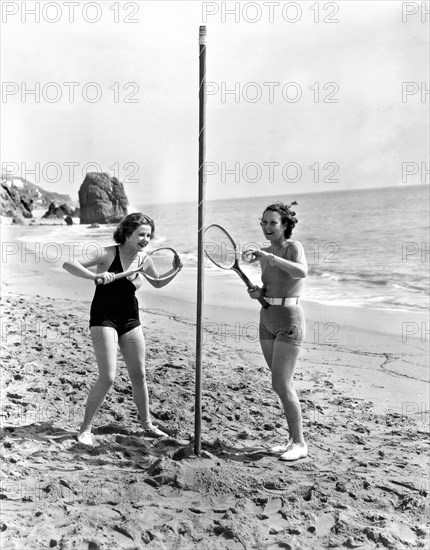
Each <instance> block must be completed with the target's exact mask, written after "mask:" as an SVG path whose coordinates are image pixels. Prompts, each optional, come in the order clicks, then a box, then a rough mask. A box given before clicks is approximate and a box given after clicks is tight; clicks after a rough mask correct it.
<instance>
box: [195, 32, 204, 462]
mask: <svg viewBox="0 0 430 550" xmlns="http://www.w3.org/2000/svg"><path fill="white" fill-rule="evenodd" d="M199 49H200V54H199V61H200V70H199V82H200V88H199V205H198V237H197V248H198V259H197V323H196V390H195V405H194V416H195V420H194V453H195V454H196V455H199V454H200V452H201V448H202V445H201V433H202V343H203V326H202V317H203V275H204V273H203V260H204V250H203V247H204V229H205V154H206V27H205V26H201V27H200V31H199Z"/></svg>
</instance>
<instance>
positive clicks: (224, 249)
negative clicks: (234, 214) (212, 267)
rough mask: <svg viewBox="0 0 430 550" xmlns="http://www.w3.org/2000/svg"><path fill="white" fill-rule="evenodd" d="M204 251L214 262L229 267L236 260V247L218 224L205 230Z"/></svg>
mask: <svg viewBox="0 0 430 550" xmlns="http://www.w3.org/2000/svg"><path fill="white" fill-rule="evenodd" d="M205 253H206V255H207V256H208V257H209V259H210V260H212V262H214V264H216V265H218V266H219V267H222V268H223V269H231V268H232V267H233V265H234V263H235V261H236V247H235V244H234V242H233V241H232V240H231V237H230V235H229V234H228V233H227V232H226V231H224V230H223V229H222V228H221V227H218V226H214V225H212V226H209V227H208V228H207V229H206V231H205Z"/></svg>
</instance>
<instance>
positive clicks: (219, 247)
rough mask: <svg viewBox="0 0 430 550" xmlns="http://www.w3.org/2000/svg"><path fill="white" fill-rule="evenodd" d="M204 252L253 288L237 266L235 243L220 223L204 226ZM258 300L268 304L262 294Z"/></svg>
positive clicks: (237, 253)
mask: <svg viewBox="0 0 430 550" xmlns="http://www.w3.org/2000/svg"><path fill="white" fill-rule="evenodd" d="M205 254H206V256H207V257H208V258H209V259H210V260H211V262H213V263H214V264H215V265H216V266H218V267H220V268H221V269H232V270H233V271H235V272H236V273H237V274H238V275H239V277H240V278H241V279H242V281H243V282H244V283H245V284H246V286H247V287H248V288H254V285H253V284H252V283H251V281H250V280H249V279H248V277H247V276H246V275H245V273H244V272H243V271H242V270H241V269H240V267H239V252H238V250H237V247H236V243H235V242H234V241H233V239H232V238H231V236H230V235H229V234H228V233H227V231H226V230H225V229H224V228H223V227H221V226H220V225H217V224H212V225H209V226H208V227H207V228H206V230H205ZM258 301H259V302H260V304H261V305H262V306H263V307H264V308H266V307H268V306H269V304H268V303H267V302H266V300H265V299H264V298H263V297H262V296H261V297H260V298H258Z"/></svg>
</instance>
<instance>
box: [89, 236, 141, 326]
mask: <svg viewBox="0 0 430 550" xmlns="http://www.w3.org/2000/svg"><path fill="white" fill-rule="evenodd" d="M115 249H116V252H115V259H114V261H113V262H112V264H111V266H110V267H109V269H108V271H110V272H111V273H123V269H122V265H121V260H120V257H119V248H118V246H116V247H115ZM135 292H136V287H135V286H134V284H133V283H132V282H131V281H129V280H128V279H127V277H124V278H123V279H119V280H117V281H114V282H113V283H109V284H107V285H99V286H97V287H96V291H95V294H94V298H93V301H92V303H91V310H90V327H112V328H114V329H115V330H116V331H117V333H118V336H121V335H122V334H125V333H126V332H129V331H130V330H132V329H134V328H136V327H138V326H140V319H139V303H138V301H137V298H136V296H135Z"/></svg>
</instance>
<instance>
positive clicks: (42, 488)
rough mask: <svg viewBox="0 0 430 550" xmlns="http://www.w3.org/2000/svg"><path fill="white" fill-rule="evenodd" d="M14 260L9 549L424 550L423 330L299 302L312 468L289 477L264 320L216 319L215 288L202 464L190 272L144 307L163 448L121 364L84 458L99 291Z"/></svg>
mask: <svg viewBox="0 0 430 550" xmlns="http://www.w3.org/2000/svg"><path fill="white" fill-rule="evenodd" d="M17 262H19V260H18V258H15V259H13V258H9V261H8V262H6V263H5V264H3V269H2V271H3V296H2V310H3V317H2V344H3V358H2V371H3V372H2V446H3V449H2V451H3V457H4V461H3V467H2V486H1V494H0V496H1V507H2V523H1V531H2V532H1V535H2V549H8V548H10V549H12V548H16V549H22V548H26V549H27V548H28V549H30V548H37V549H39V548H49V547H50V548H61V549H69V548H70V549H71V548H74V549H75V548H79V549H81V548H82V549H93V550H95V549H118V548H119V549H140V548H160V549H161V548H163V549H164V548H166V549H173V548H178V549H179V548H180V549H181V550H185V549H189V548H190V549H194V548H196V549H197V548H199V549H200V548H202V549H205V548H207V549H218V548H219V549H221V548H229V549H244V548H246V549H247V548H265V549H275V548H284V549H285V548H293V549H299V548H302V549H304V550H305V549H318V548H336V547H339V548H363V549H373V548H392V549H396V550H397V549H402V548H428V545H429V537H428V525H426V518H427V516H428V511H429V507H428V491H429V484H428V426H429V403H428V401H429V397H428V382H429V378H428V366H427V352H428V342H427V341H426V338H425V337H424V338H423V340H424V341H421V337H420V336H421V335H420V333H417V334H416V335H414V336H410V337H408V338H407V340H406V341H403V340H404V338H403V340H402V323H403V324H404V323H415V324H416V326H417V327H421V325H420V323H423V322H425V317H423V316H420V315H418V314H415V313H406V312H386V311H376V310H375V311H370V310H367V311H366V310H360V309H358V308H348V307H334V306H323V305H319V304H315V303H306V302H305V304H304V308H305V312H306V316H307V326H308V335H307V338H306V343H305V346H304V350H303V354H302V357H301V360H300V364H299V366H298V369H297V373H296V387H297V390H298V393H299V397H300V399H301V403H302V407H303V415H304V432H305V438H306V441H307V443H308V447H309V456H308V457H307V458H306V459H303V460H300V461H297V462H294V463H285V462H281V461H279V460H278V459H277V457H275V456H272V455H270V454H269V453H268V452H267V448H268V447H269V446H271V445H273V444H277V443H279V442H282V441H283V440H285V439H286V437H287V435H288V433H287V430H286V421H285V419H284V418H283V414H282V412H281V407H280V405H279V402H278V400H277V397H276V395H275V394H274V392H273V391H272V390H271V387H270V376H269V371H268V369H267V367H266V366H265V364H264V360H263V357H262V354H261V352H260V348H259V343H258V340H257V338H256V332H255V325H256V322H257V319H258V307H256V304H255V303H254V302H251V301H249V300H248V299H247V297H246V295H245V294H244V295H243V296H241V295H238V296H237V300H236V302H235V304H234V307H233V304H231V307H225V305H222V306H221V305H220V304H225V303H226V302H225V301H223V292H227V290H223V288H221V287H220V279H219V277H218V276H217V275H216V274H213V275H211V276H210V277H208V278H207V280H206V282H205V284H206V293H207V300H206V305H205V311H204V321H205V344H204V355H203V368H204V375H203V414H202V419H203V422H202V453H201V455H200V456H199V457H197V456H195V455H194V453H193V437H194V360H195V304H194V281H195V273H194V271H193V270H191V269H184V270H183V272H182V273H181V274H180V275H179V276H178V278H177V279H176V280H175V281H174V282H173V283H172V284H171V285H169V287H166V288H165V289H162V290H155V289H149V288H145V289H144V290H143V291H139V294H138V296H139V300H140V304H141V319H142V323H143V326H144V333H145V338H146V342H147V378H148V385H149V391H150V399H151V405H150V410H151V414H152V416H153V418H154V420H155V421H156V423H157V424H158V425H159V426H160V427H162V428H163V429H165V431H166V432H168V433H169V435H170V437H169V438H168V439H166V440H155V439H150V438H147V437H144V436H143V434H142V430H141V429H140V427H139V422H138V417H137V411H136V408H135V405H134V403H133V400H132V396H131V388H130V383H129V381H128V377H127V372H126V368H125V365H124V363H123V361H122V359H121V357H120V356H119V357H118V374H117V380H116V383H115V386H114V388H113V389H112V390H111V391H110V393H109V394H108V397H107V400H106V402H105V404H104V405H103V407H102V409H101V411H100V412H99V414H98V416H97V419H96V424H95V430H94V433H95V437H96V441H97V447H95V448H94V449H89V450H88V449H85V448H82V447H81V446H80V445H78V444H77V441H76V434H77V429H78V427H79V424H80V421H81V420H82V416H83V408H84V404H85V400H86V397H87V394H88V391H89V388H90V387H91V385H92V384H93V383H94V381H95V379H96V372H97V371H96V365H95V360H94V356H93V352H92V347H91V343H90V339H89V332H88V328H87V325H88V316H89V314H88V312H89V301H90V299H91V296H92V293H93V287H92V286H91V284H89V282H88V281H84V280H82V281H81V280H79V279H76V278H73V277H71V276H69V275H68V274H66V273H61V271H60V270H57V271H56V270H55V269H54V270H53V269H52V266H51V269H50V270H49V269H44V266H43V262H42V263H40V264H37V265H35V264H34V263H32V262H31V261H28V262H27V263H26V264H25V265H21V269H20V270H19V271H15V269H16V267H17ZM45 267H46V266H45ZM223 281H225V279H223ZM403 326H404V325H403ZM409 326H414V325H409ZM427 340H428V337H427Z"/></svg>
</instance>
